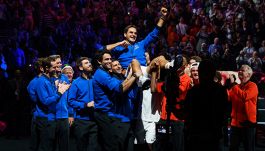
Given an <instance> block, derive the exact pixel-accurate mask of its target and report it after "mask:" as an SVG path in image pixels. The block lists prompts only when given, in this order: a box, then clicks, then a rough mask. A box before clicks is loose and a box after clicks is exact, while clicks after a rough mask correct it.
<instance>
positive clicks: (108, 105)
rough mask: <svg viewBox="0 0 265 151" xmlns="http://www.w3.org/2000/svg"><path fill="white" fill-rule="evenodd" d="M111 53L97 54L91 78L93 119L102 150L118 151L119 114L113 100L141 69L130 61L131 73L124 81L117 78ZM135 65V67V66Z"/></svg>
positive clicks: (131, 82)
mask: <svg viewBox="0 0 265 151" xmlns="http://www.w3.org/2000/svg"><path fill="white" fill-rule="evenodd" d="M111 59H112V58H111V55H110V53H109V52H107V51H103V52H101V53H100V54H99V57H98V60H97V61H98V63H99V65H100V66H99V68H98V69H97V70H96V72H95V74H94V78H93V87H94V98H95V100H94V101H95V120H96V122H97V124H98V127H99V138H100V142H99V143H100V144H101V146H102V147H103V150H104V151H109V150H110V151H119V150H121V149H120V148H119V141H117V138H119V129H118V128H117V127H119V125H120V124H119V123H120V118H119V115H117V114H116V113H115V102H116V101H126V100H120V99H119V96H121V95H122V94H123V93H124V92H126V91H128V90H129V89H130V88H131V86H132V85H133V83H134V82H135V80H136V79H137V78H138V77H139V76H140V73H141V70H140V65H139V63H138V61H136V60H135V59H134V60H133V61H132V72H133V73H132V75H133V76H130V77H127V78H126V79H125V80H124V81H121V80H118V79H117V78H116V77H114V76H113V75H112V74H111V73H110V70H111V63H112V60H111ZM136 66H137V68H135V67H136Z"/></svg>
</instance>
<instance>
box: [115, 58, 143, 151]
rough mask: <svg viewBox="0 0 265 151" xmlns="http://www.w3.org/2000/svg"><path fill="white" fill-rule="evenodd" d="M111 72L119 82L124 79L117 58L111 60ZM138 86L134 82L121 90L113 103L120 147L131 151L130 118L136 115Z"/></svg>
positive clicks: (131, 132)
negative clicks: (127, 88) (125, 89)
mask: <svg viewBox="0 0 265 151" xmlns="http://www.w3.org/2000/svg"><path fill="white" fill-rule="evenodd" d="M111 73H112V75H113V77H115V78H117V79H118V80H120V81H121V82H123V81H124V80H126V79H125V76H124V75H123V74H122V67H121V65H120V62H119V61H118V60H113V61H112V63H111ZM131 76H132V72H130V73H129V75H128V76H127V79H128V78H130V77H131ZM138 91H139V88H138V86H137V84H136V83H134V84H133V85H132V86H131V87H130V88H129V90H127V91H126V92H123V93H122V94H121V95H119V96H118V98H119V99H118V100H117V101H116V102H115V104H114V106H115V107H114V108H115V111H114V112H115V114H117V117H118V118H119V119H120V120H119V121H120V122H119V123H118V126H119V127H118V130H119V138H120V142H119V143H120V149H121V150H124V151H125V150H126V151H132V150H134V149H133V145H134V144H133V143H134V137H133V131H132V127H131V121H132V119H133V118H134V117H135V116H137V115H135V111H136V110H137V107H136V106H139V98H137V96H138V95H137V93H138Z"/></svg>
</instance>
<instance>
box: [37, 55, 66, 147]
mask: <svg viewBox="0 0 265 151" xmlns="http://www.w3.org/2000/svg"><path fill="white" fill-rule="evenodd" d="M56 68H57V64H56V62H55V61H53V59H52V58H50V57H48V58H45V60H44V61H43V69H44V72H43V74H42V75H41V76H40V78H39V80H38V82H39V83H38V87H37V88H36V92H37V96H38V101H37V105H36V112H37V115H36V125H37V129H39V131H40V144H39V148H38V149H39V151H49V150H50V151H51V150H53V147H54V146H53V145H54V140H55V129H56V122H55V117H56V104H57V103H58V101H59V100H60V98H61V97H62V95H63V94H64V93H65V91H67V90H68V88H69V85H68V84H65V83H58V85H57V88H55V87H54V84H53V83H52V82H51V78H52V77H53V76H54V75H55V74H56Z"/></svg>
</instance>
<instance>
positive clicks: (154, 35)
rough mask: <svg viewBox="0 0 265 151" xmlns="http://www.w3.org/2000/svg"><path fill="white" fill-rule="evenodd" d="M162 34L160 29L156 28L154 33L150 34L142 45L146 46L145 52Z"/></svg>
mask: <svg viewBox="0 0 265 151" xmlns="http://www.w3.org/2000/svg"><path fill="white" fill-rule="evenodd" d="M159 33H160V27H156V28H155V29H154V30H153V31H152V32H150V33H149V34H148V35H147V36H146V37H145V38H144V39H143V40H142V41H141V43H142V44H143V45H144V48H145V50H146V49H147V47H148V46H149V45H150V44H151V43H152V42H154V41H155V40H157V39H158V36H159Z"/></svg>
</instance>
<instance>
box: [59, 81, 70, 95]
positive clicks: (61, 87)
mask: <svg viewBox="0 0 265 151" xmlns="http://www.w3.org/2000/svg"><path fill="white" fill-rule="evenodd" d="M69 87H70V84H66V83H58V92H59V93H61V94H64V92H65V91H67V90H68V89H69Z"/></svg>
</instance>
